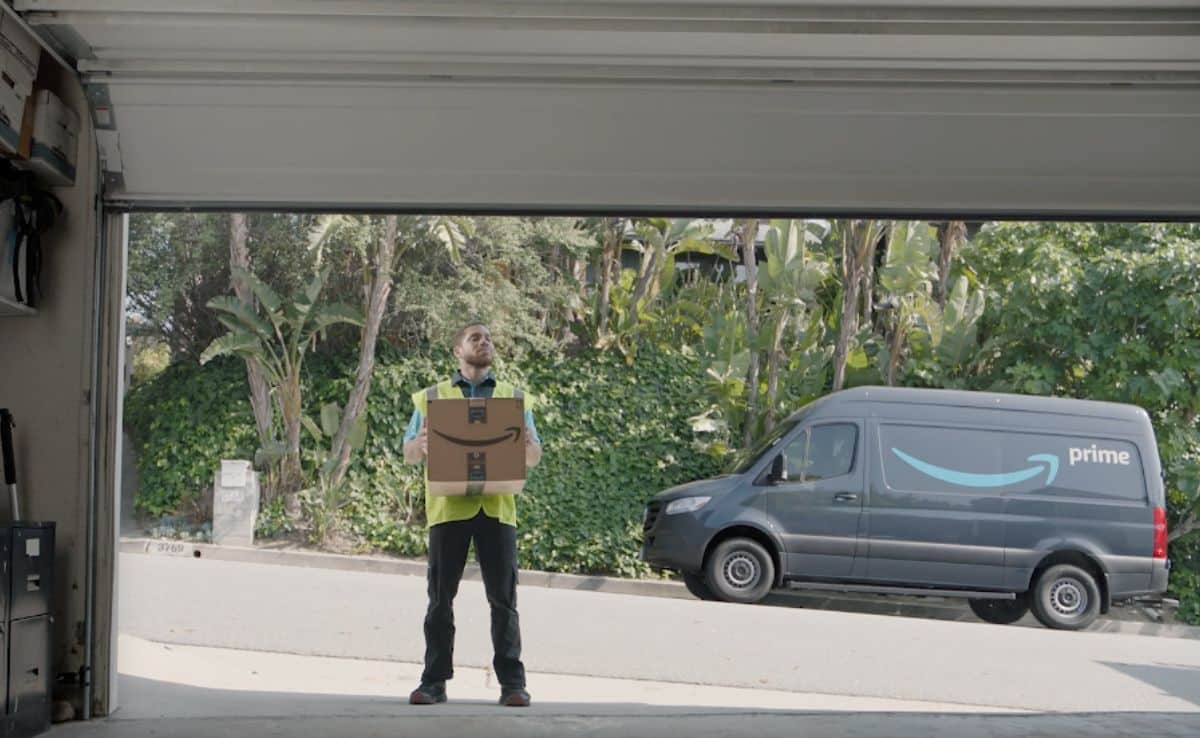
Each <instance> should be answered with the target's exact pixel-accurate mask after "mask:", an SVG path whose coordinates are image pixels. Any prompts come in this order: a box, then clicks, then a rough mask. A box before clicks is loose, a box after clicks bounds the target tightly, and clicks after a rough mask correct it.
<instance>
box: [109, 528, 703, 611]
mask: <svg viewBox="0 0 1200 738" xmlns="http://www.w3.org/2000/svg"><path fill="white" fill-rule="evenodd" d="M120 550H121V553H134V554H151V555H157V556H178V557H182V558H196V559H211V560H214V561H233V562H240V563H246V564H269V565H275V566H299V567H307V568H312V569H333V570H337V571H356V572H363V573H368V574H402V575H406V576H417V577H423V576H425V573H426V564H425V562H424V561H421V560H416V559H393V558H384V557H381V556H347V555H346V554H334V553H319V552H316V551H296V550H289V549H272V548H250V547H245V546H218V545H216V544H212V543H190V542H185V541H171V540H158V539H153V538H122V539H121V548H120ZM518 577H519V578H520V582H521V586H523V587H529V586H533V587H547V588H549V589H568V590H577V591H581V592H605V593H608V594H629V595H642V596H646V597H672V598H675V599H692V595H691V594H689V593H688V591H687V588H686V587H684V586H683V584H681V583H679V582H666V581H662V582H655V581H649V580H644V579H618V578H615V577H595V576H581V575H579V574H557V573H554V572H546V571H534V570H531V569H521V570H519V572H518ZM463 579H475V580H478V579H480V573H479V565H478V564H467V568H466V571H465V572H464V573H463Z"/></svg>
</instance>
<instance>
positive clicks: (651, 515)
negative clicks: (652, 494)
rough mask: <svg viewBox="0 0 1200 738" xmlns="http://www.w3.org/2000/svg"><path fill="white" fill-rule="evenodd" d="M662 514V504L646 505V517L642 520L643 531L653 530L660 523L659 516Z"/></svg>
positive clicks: (652, 503)
mask: <svg viewBox="0 0 1200 738" xmlns="http://www.w3.org/2000/svg"><path fill="white" fill-rule="evenodd" d="M661 512H662V503H661V502H651V503H650V504H649V505H646V517H645V518H644V519H643V520H642V530H651V529H652V528H654V524H655V523H657V522H658V515H659V513H661Z"/></svg>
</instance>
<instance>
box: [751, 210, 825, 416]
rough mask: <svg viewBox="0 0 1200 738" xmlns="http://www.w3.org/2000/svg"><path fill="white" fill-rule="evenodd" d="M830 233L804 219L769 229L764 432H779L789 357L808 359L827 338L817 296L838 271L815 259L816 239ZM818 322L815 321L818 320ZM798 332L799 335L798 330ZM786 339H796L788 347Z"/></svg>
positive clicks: (762, 283)
mask: <svg viewBox="0 0 1200 738" xmlns="http://www.w3.org/2000/svg"><path fill="white" fill-rule="evenodd" d="M827 230H828V228H827V226H826V225H825V224H824V223H820V222H814V223H809V222H807V221H803V220H780V221H772V223H771V226H770V228H769V229H768V230H767V233H766V238H765V243H764V252H765V254H766V264H765V266H764V268H763V269H762V271H761V272H760V274H759V287H760V290H761V292H762V295H763V299H764V302H765V304H766V311H765V313H766V314H765V319H764V321H763V328H764V330H763V331H762V339H763V341H769V343H767V344H766V345H765V348H766V350H767V397H766V408H765V413H764V418H763V425H764V427H763V430H764V431H766V432H769V431H770V430H771V429H772V428H774V427H775V418H776V414H777V412H778V410H779V379H780V370H781V367H782V365H783V363H784V362H785V361H786V360H787V358H788V356H789V355H805V354H807V353H808V352H809V351H810V350H811V349H812V348H813V347H814V346H816V345H817V342H819V341H820V340H821V339H822V338H823V333H822V332H820V331H819V330H817V329H818V328H819V327H820V326H821V325H822V324H823V321H822V320H821V313H822V311H821V307H820V304H819V301H818V299H817V291H818V290H819V289H820V287H821V285H822V284H823V283H824V282H825V280H826V279H828V277H829V275H830V273H831V272H832V266H831V265H830V264H828V263H826V262H823V261H821V260H819V259H818V258H815V256H814V255H813V254H810V252H809V250H808V246H807V242H808V239H809V238H810V236H811V237H812V238H814V239H816V240H817V241H819V240H820V239H821V238H823V237H824V235H825V234H826V232H827ZM814 318H815V320H814ZM794 326H795V327H798V328H799V330H796V329H795V328H794ZM785 338H788V339H790V340H789V341H788V344H787V345H786V346H785V343H784V341H785Z"/></svg>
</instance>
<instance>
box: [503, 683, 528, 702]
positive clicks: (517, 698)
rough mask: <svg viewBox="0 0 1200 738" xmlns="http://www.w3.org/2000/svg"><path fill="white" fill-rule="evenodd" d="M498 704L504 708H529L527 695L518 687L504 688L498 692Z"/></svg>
mask: <svg viewBox="0 0 1200 738" xmlns="http://www.w3.org/2000/svg"><path fill="white" fill-rule="evenodd" d="M500 704H501V705H504V706H505V707H529V693H528V692H526V691H525V690H524V689H522V688H520V687H517V688H515V689H514V688H509V687H505V688H504V689H502V690H500Z"/></svg>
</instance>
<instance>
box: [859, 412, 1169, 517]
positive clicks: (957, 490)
mask: <svg viewBox="0 0 1200 738" xmlns="http://www.w3.org/2000/svg"><path fill="white" fill-rule="evenodd" d="M879 441H880V454H881V455H882V460H883V477H884V479H883V481H884V484H886V485H887V486H888V488H889V489H894V490H900V491H907V492H914V491H919V492H939V493H950V494H975V495H1014V496H1015V495H1042V496H1060V497H1096V498H1106V499H1110V500H1114V501H1131V502H1142V501H1144V500H1145V499H1146V482H1145V473H1144V471H1143V469H1142V459H1141V454H1139V453H1138V448H1137V446H1135V445H1134V444H1132V443H1130V442H1128V441H1125V440H1121V439H1115V438H1088V437H1086V436H1067V435H1058V434H1055V433H1043V432H1035V431H1013V430H1003V429H1001V430H979V429H976V428H949V427H936V426H912V425H901V424H899V423H896V424H892V423H885V424H881V425H880V426H879Z"/></svg>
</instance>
